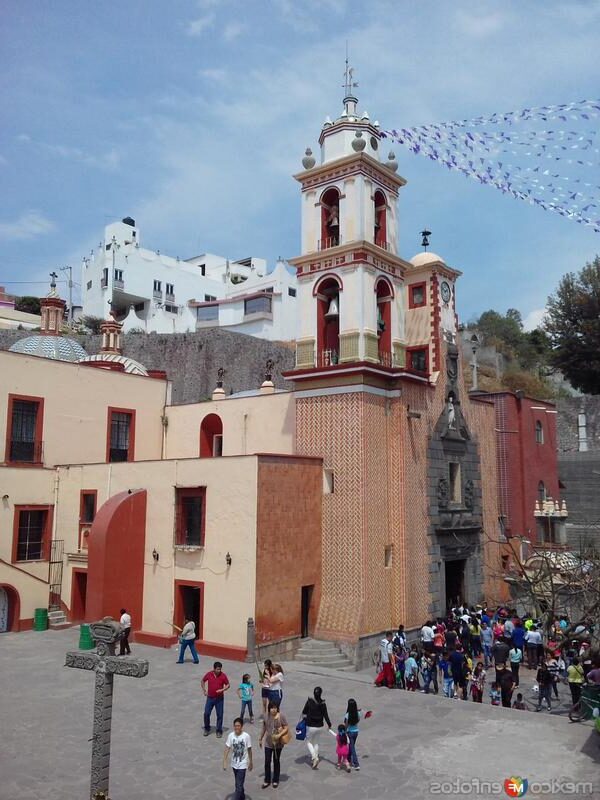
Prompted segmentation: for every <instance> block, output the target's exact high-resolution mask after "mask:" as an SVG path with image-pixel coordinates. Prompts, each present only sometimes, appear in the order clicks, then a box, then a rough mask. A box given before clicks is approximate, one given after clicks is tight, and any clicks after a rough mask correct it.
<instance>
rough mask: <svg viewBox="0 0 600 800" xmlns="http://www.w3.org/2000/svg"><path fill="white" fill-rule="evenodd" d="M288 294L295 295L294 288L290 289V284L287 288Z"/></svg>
mask: <svg viewBox="0 0 600 800" xmlns="http://www.w3.org/2000/svg"><path fill="white" fill-rule="evenodd" d="M288 294H289V296H290V297H296V290H295V289H292V287H291V286H290V287H289V288H288Z"/></svg>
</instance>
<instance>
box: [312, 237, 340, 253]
mask: <svg viewBox="0 0 600 800" xmlns="http://www.w3.org/2000/svg"><path fill="white" fill-rule="evenodd" d="M338 244H340V237H339V236H328V237H327V238H326V239H319V240H318V241H317V250H329V249H330V248H331V247H337V246H338Z"/></svg>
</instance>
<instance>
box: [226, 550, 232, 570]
mask: <svg viewBox="0 0 600 800" xmlns="http://www.w3.org/2000/svg"><path fill="white" fill-rule="evenodd" d="M225 563H226V564H227V566H228V567H230V566H231V553H230V552H229V551H227V553H226V554H225Z"/></svg>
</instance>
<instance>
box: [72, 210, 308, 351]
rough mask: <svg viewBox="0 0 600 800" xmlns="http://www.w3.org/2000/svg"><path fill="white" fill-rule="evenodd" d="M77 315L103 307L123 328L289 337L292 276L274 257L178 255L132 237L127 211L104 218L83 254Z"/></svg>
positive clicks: (101, 313) (136, 233) (135, 233)
mask: <svg viewBox="0 0 600 800" xmlns="http://www.w3.org/2000/svg"><path fill="white" fill-rule="evenodd" d="M82 271H83V275H82V294H83V315H85V316H93V317H101V318H103V319H104V318H106V317H107V316H108V315H109V313H110V312H112V313H113V315H114V316H115V317H116V319H117V320H119V321H120V322H122V323H123V330H124V332H125V333H127V332H128V331H131V330H133V329H142V330H143V331H145V332H146V333H187V332H190V331H194V330H196V329H197V328H205V327H216V326H219V327H226V328H229V329H231V330H235V331H238V332H240V333H246V334H249V335H251V336H257V337H260V338H262V339H270V340H283V341H289V340H292V339H294V338H295V326H296V314H295V297H296V278H295V276H294V275H293V274H291V273H290V272H289V271H288V269H287V268H286V267H285V265H284V264H283V262H278V263H277V265H276V266H275V269H274V270H273V271H272V272H271V273H267V262H266V261H265V260H264V259H261V258H246V259H242V260H240V261H229V260H228V259H226V258H224V257H222V256H217V255H213V254H211V253H204V254H203V255H200V256H195V257H193V258H189V259H185V260H182V259H180V258H173V257H172V256H167V255H164V254H163V253H161V252H160V251H158V250H157V251H153V250H147V249H146V248H143V247H142V246H141V244H140V230H139V228H138V227H137V226H136V224H135V220H133V219H131V217H125V218H124V219H123V220H122V221H121V222H113V223H111V224H110V225H107V226H106V228H105V231H104V241H103V242H102V244H101V247H100V251H99V252H98V253H97V254H96V255H95V256H93V257H92V258H89V259H84V262H83V267H82Z"/></svg>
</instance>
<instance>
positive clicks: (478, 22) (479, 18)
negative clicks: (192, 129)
mask: <svg viewBox="0 0 600 800" xmlns="http://www.w3.org/2000/svg"><path fill="white" fill-rule="evenodd" d="M506 23H507V15H506V14H505V13H503V12H501V11H492V12H491V13H489V14H486V13H481V12H479V13H477V12H473V11H459V12H458V13H457V15H456V24H457V27H458V28H459V30H461V31H462V32H463V33H466V34H467V35H469V36H473V37H475V38H483V37H486V36H490V35H491V34H493V33H497V32H498V31H499V30H500V29H501V28H503V27H504V25H505V24H506Z"/></svg>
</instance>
